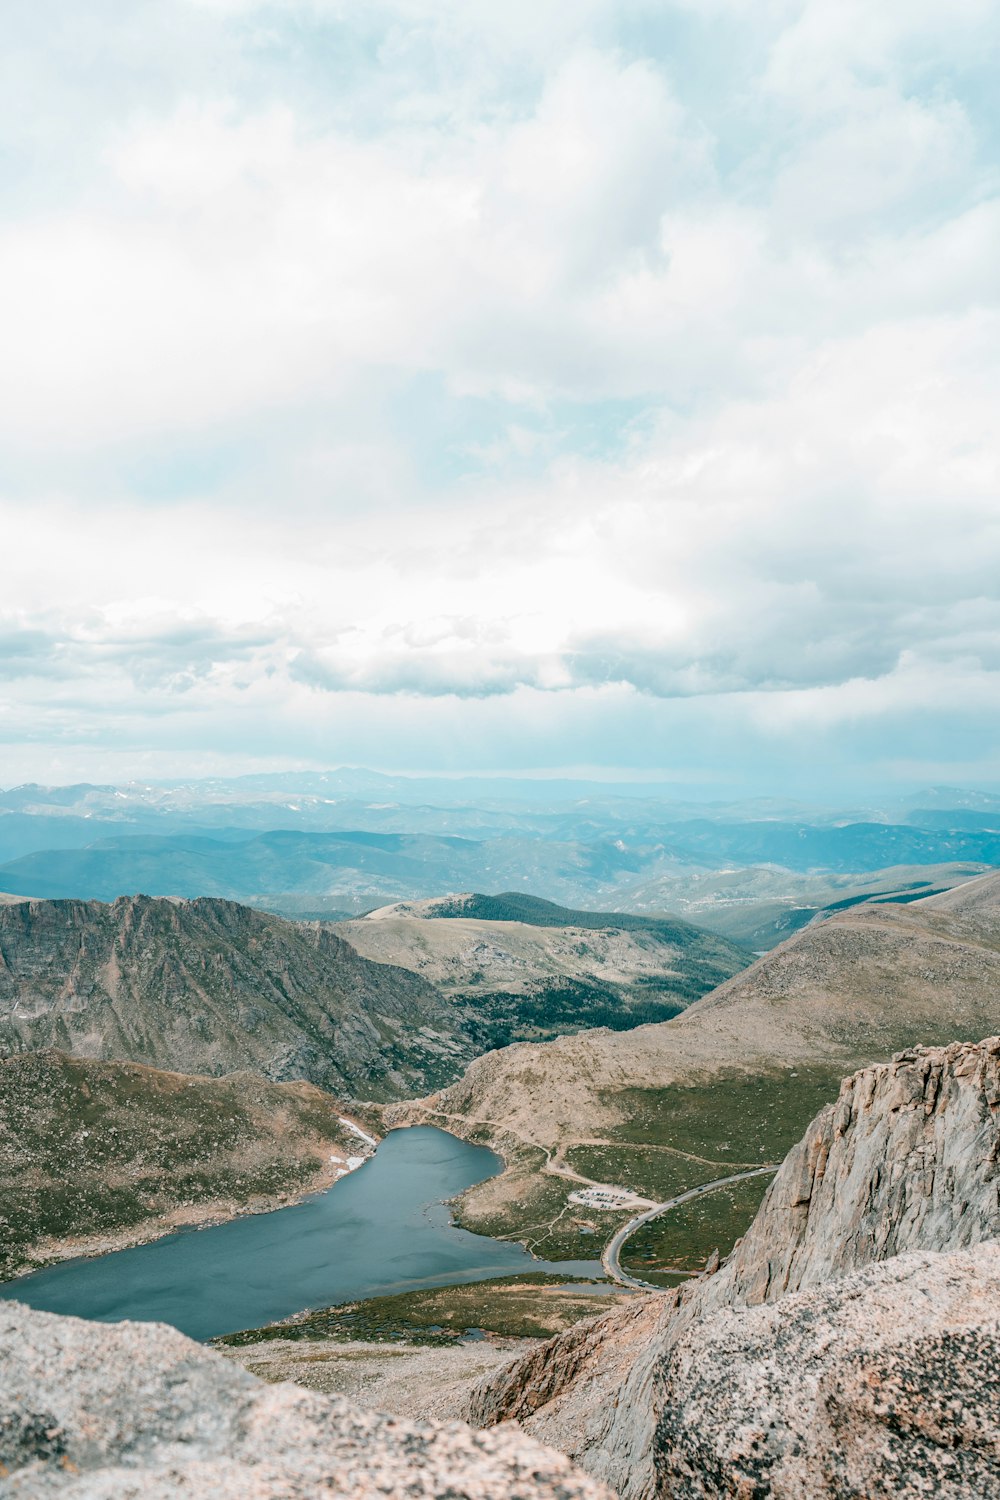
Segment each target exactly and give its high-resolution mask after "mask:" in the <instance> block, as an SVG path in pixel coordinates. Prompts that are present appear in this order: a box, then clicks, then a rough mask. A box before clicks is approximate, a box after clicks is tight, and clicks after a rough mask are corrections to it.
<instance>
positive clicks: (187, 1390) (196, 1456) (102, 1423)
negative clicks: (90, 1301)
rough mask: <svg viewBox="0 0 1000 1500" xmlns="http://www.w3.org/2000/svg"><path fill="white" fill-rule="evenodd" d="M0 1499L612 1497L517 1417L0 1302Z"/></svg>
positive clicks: (134, 1327)
mask: <svg viewBox="0 0 1000 1500" xmlns="http://www.w3.org/2000/svg"><path fill="white" fill-rule="evenodd" d="M0 1372H2V1377H0V1496H3V1497H7V1496H10V1497H12V1500H13V1497H17V1500H26V1497H31V1500H35V1497H36V1496H37V1497H38V1500H45V1497H47V1496H50V1495H51V1496H68V1497H74V1500H84V1497H86V1500H139V1497H142V1500H177V1497H178V1496H190V1497H192V1500H195V1497H197V1500H307V1497H308V1500H319V1497H323V1500H327V1497H330V1500H336V1497H343V1500H348V1497H350V1500H376V1497H377V1500H387V1497H391V1496H406V1497H407V1500H611V1492H610V1491H609V1490H607V1489H606V1488H605V1486H604V1485H603V1484H601V1483H600V1482H599V1481H596V1480H593V1479H588V1478H587V1477H586V1475H583V1474H581V1473H580V1471H579V1470H577V1469H575V1468H574V1467H573V1465H572V1464H571V1463H570V1461H569V1460H568V1459H566V1458H563V1457H562V1456H561V1455H560V1454H558V1453H553V1452H552V1451H551V1450H549V1449H546V1448H543V1447H542V1446H541V1445H540V1444H539V1443H537V1442H534V1441H533V1440H532V1439H531V1438H528V1437H526V1436H525V1435H524V1434H523V1433H521V1432H520V1431H518V1430H517V1429H514V1428H509V1427H508V1428H500V1429H498V1430H496V1431H493V1432H489V1433H486V1432H475V1431H473V1429H472V1428H470V1427H466V1426H463V1425H462V1424H461V1423H458V1422H453V1423H449V1424H447V1425H441V1424H432V1423H420V1424H418V1423H414V1422H408V1421H403V1420H401V1419H397V1418H393V1417H388V1416H384V1415H382V1414H380V1413H378V1412H372V1411H365V1410H364V1409H362V1408H361V1407H357V1406H354V1405H352V1404H351V1403H350V1402H347V1401H343V1400H336V1399H330V1398H327V1397H324V1396H319V1395H315V1394H314V1393H312V1392H310V1391H304V1390H301V1389H299V1387H297V1386H292V1385H279V1386H270V1385H264V1384H263V1383H262V1382H261V1381H258V1380H256V1379H255V1378H254V1377H253V1376H252V1375H248V1374H247V1373H246V1372H245V1371H243V1370H239V1369H237V1368H236V1367H234V1366H233V1365H232V1364H230V1363H229V1362H228V1361H227V1360H225V1359H223V1358H222V1357H221V1355H218V1354H214V1353H212V1352H211V1351H209V1350H206V1349H203V1348H201V1347H200V1346H199V1345H198V1344H195V1343H192V1342H191V1340H190V1339H186V1338H184V1336H183V1335H182V1334H179V1333H177V1332H176V1331H175V1330H174V1329H172V1328H167V1327H165V1326H164V1325H162V1324H150V1323H121V1324H117V1325H108V1324H102V1323H88V1322H84V1321H83V1320H82V1319H79V1318H60V1317H54V1316H52V1315H51V1314H49V1313H40V1312H34V1311H32V1310H31V1309H30V1308H27V1307H23V1306H21V1305H20V1304H18V1303H11V1302H8V1303H4V1304H3V1305H2V1308H0Z"/></svg>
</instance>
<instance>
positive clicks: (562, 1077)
mask: <svg viewBox="0 0 1000 1500" xmlns="http://www.w3.org/2000/svg"><path fill="white" fill-rule="evenodd" d="M998 1029H1000V877H984V878H983V879H982V880H977V881H973V882H971V883H970V884H968V885H965V886H963V887H961V888H960V889H958V890H956V891H953V892H950V893H948V895H946V896H941V897H936V898H934V899H932V900H931V901H928V902H925V903H921V902H917V903H913V904H909V905H904V906H877V907H863V908H858V909H855V910H848V911H845V912H842V913H840V914H839V915H838V916H836V917H834V918H833V919H831V920H829V921H827V922H824V923H822V924H819V925H817V926H816V927H812V928H810V929H808V930H807V931H806V932H803V933H801V934H800V935H799V936H798V937H796V938H794V939H793V940H792V941H791V942H789V943H787V944H785V945H784V947H782V948H780V949H778V950H776V951H775V952H774V953H772V954H769V955H768V956H767V957H766V958H764V959H762V960H761V961H760V962H759V963H757V964H755V965H754V966H753V967H752V968H751V969H749V970H747V971H746V972H745V973H744V974H741V975H738V976H737V977H736V978H735V979H733V980H731V981H729V982H728V983H727V984H725V985H723V986H721V987H720V988H719V989H718V990H716V991H715V992H713V993H712V994H711V995H709V996H706V997H705V999H704V1000H702V1001H700V1002H699V1003H698V1004H696V1005H694V1006H692V1007H690V1008H689V1009H688V1010H686V1011H685V1012H684V1013H683V1014H682V1015H681V1016H679V1017H678V1018H677V1019H676V1020H675V1021H671V1022H668V1023H666V1024H665V1025H662V1026H651V1027H644V1028H642V1029H640V1030H638V1031H634V1032H629V1033H627V1034H624V1035H622V1034H617V1035H616V1034H613V1033H608V1032H591V1033H584V1034H582V1035H580V1036H577V1037H569V1038H564V1039H562V1040H560V1041H557V1042H553V1043H550V1044H548V1045H546V1046H542V1047H530V1046H524V1047H516V1048H510V1049H508V1050H507V1051H506V1052H502V1053H497V1054H493V1055H491V1056H489V1057H486V1058H481V1059H479V1060H477V1062H476V1063H474V1064H473V1065H472V1067H471V1068H470V1069H469V1071H468V1072H467V1074H466V1075H465V1077H464V1078H463V1079H462V1080H460V1081H459V1082H458V1083H456V1084H454V1085H452V1086H451V1087H450V1088H449V1089H447V1090H445V1091H443V1092H442V1093H441V1094H438V1095H435V1096H432V1097H431V1098H430V1099H428V1100H426V1101H424V1103H423V1106H422V1107H418V1108H415V1109H414V1108H412V1107H411V1108H410V1109H409V1111H407V1110H406V1107H400V1108H399V1109H398V1110H397V1111H396V1117H397V1118H399V1117H401V1116H403V1115H405V1114H408V1115H409V1117H410V1118H412V1119H426V1120H430V1121H433V1120H434V1119H435V1118H437V1119H438V1120H440V1121H441V1123H446V1124H447V1125H448V1128H451V1129H453V1130H456V1131H459V1132H462V1133H465V1134H468V1135H470V1136H472V1137H474V1138H476V1139H480V1140H485V1141H490V1142H492V1143H494V1144H495V1145H496V1146H497V1147H498V1148H499V1149H500V1150H501V1151H502V1152H503V1154H504V1156H505V1158H506V1159H507V1161H508V1163H509V1164H510V1165H509V1170H508V1172H507V1173H506V1174H505V1175H504V1177H502V1178H500V1179H494V1180H492V1181H491V1182H488V1183H484V1184H483V1185H482V1186H481V1187H480V1188H477V1189H473V1190H472V1191H471V1192H470V1193H469V1194H467V1195H466V1196H465V1198H464V1199H463V1200H462V1202H461V1204H460V1205H459V1216H460V1221H461V1222H462V1223H463V1224H464V1225H465V1226H466V1227H467V1228H470V1229H475V1230H479V1231H481V1232H488V1233H492V1234H505V1235H508V1236H510V1237H512V1238H518V1239H524V1240H525V1241H526V1242H527V1243H529V1244H531V1245H532V1248H534V1249H535V1250H536V1251H539V1252H541V1253H544V1254H545V1255H546V1256H547V1257H548V1258H558V1257H559V1256H560V1255H564V1256H569V1255H579V1254H580V1253H581V1252H582V1250H583V1247H584V1246H585V1245H587V1244H588V1243H589V1244H592V1243H593V1239H592V1237H590V1236H585V1235H583V1234H582V1233H581V1230H583V1229H586V1228H591V1229H595V1230H596V1231H597V1233H598V1234H599V1235H600V1237H601V1239H602V1240H604V1239H607V1238H608V1237H609V1236H610V1233H611V1232H612V1230H613V1229H614V1227H616V1225H617V1224H618V1223H620V1222H622V1221H623V1219H624V1218H625V1217H627V1215H623V1214H622V1215H614V1214H605V1213H601V1214H598V1213H590V1214H588V1213H587V1212H586V1211H584V1210H581V1209H574V1208H573V1206H572V1205H570V1204H569V1203H568V1195H569V1193H570V1191H571V1190H572V1189H573V1187H574V1186H575V1184H574V1183H573V1182H571V1181H566V1180H564V1179H560V1178H558V1177H555V1176H553V1175H552V1174H551V1172H547V1171H546V1170H545V1165H546V1160H547V1158H548V1159H549V1160H550V1161H551V1163H552V1164H555V1165H558V1164H559V1163H560V1162H562V1163H564V1164H565V1165H566V1166H567V1167H569V1168H570V1169H571V1170H576V1171H578V1172H580V1173H581V1174H582V1175H584V1176H587V1177H589V1178H593V1179H595V1180H599V1181H603V1182H610V1183H618V1184H621V1185H624V1186H629V1187H632V1188H633V1189H635V1190H637V1191H639V1192H641V1193H643V1194H644V1195H646V1196H649V1197H652V1198H654V1199H656V1200H657V1201H662V1197H664V1196H669V1195H670V1193H671V1192H672V1191H677V1190H681V1189H683V1188H684V1187H688V1186H693V1185H695V1184H696V1183H697V1182H705V1181H709V1180H712V1179H714V1178H715V1177H718V1176H722V1175H725V1174H726V1173H727V1172H729V1171H733V1170H738V1166H739V1164H740V1163H747V1164H754V1163H760V1162H762V1161H768V1160H770V1161H780V1160H781V1158H782V1157H783V1156H784V1154H785V1152H786V1151H787V1150H788V1149H789V1148H790V1146H791V1145H792V1144H794V1142H795V1141H796V1140H797V1139H798V1138H799V1136H800V1135H801V1132H802V1130H803V1129H804V1128H805V1126H806V1125H807V1124H808V1122H809V1120H810V1119H811V1118H812V1117H813V1116H814V1114H815V1113H816V1110H817V1109H818V1107H819V1106H820V1105H822V1104H823V1103H824V1102H825V1101H827V1100H829V1099H831V1098H833V1097H835V1096H836V1092H837V1088H838V1085H839V1080H840V1078H841V1077H842V1076H843V1075H844V1074H845V1073H846V1072H849V1071H851V1070H852V1069H853V1068H855V1067H856V1066H859V1065H862V1064H864V1063H867V1062H871V1061H875V1060H877V1059H880V1058H887V1057H889V1056H891V1055H892V1053H893V1052H895V1051H897V1050H899V1049H900V1048H902V1047H905V1046H910V1045H913V1044H916V1043H925V1044H939V1043H942V1042H948V1041H952V1040H955V1039H956V1038H963V1039H973V1040H977V1039H979V1038H981V1037H982V1036H986V1035H990V1034H992V1033H995V1032H996V1031H997V1030H998ZM765 1185H766V1184H765V1183H764V1182H763V1181H762V1182H761V1183H760V1184H759V1188H760V1191H761V1192H762V1191H763V1187H764V1186H765ZM756 1194H757V1186H756V1185H755V1186H753V1187H752V1188H748V1189H746V1190H740V1192H738V1193H733V1194H731V1195H730V1209H729V1211H725V1207H724V1205H725V1195H723V1198H720V1199H719V1200H704V1201H703V1202H702V1203H700V1204H698V1205H697V1206H696V1207H692V1208H687V1209H683V1210H681V1211H680V1212H679V1215H678V1216H677V1217H676V1218H675V1216H674V1214H668V1215H666V1216H665V1217H664V1218H663V1219H662V1220H661V1221H659V1222H658V1224H656V1225H654V1226H651V1228H650V1229H649V1231H646V1232H644V1234H645V1238H644V1240H642V1241H638V1242H637V1244H636V1245H634V1246H633V1247H632V1250H631V1252H630V1253H631V1254H633V1255H637V1256H639V1257H640V1260H639V1262H638V1263H639V1264H640V1265H641V1264H642V1263H643V1260H644V1258H645V1256H646V1255H648V1254H652V1256H653V1260H654V1261H658V1262H659V1263H661V1264H688V1265H690V1264H694V1263H696V1262H697V1261H698V1260H699V1259H701V1260H703V1259H704V1257H705V1255H707V1254H708V1253H709V1251H710V1250H712V1249H713V1248H715V1247H716V1245H718V1247H719V1248H720V1249H721V1250H722V1251H723V1252H725V1251H726V1250H727V1249H728V1248H729V1245H730V1244H731V1243H732V1240H733V1239H734V1238H735V1237H737V1236H738V1235H739V1234H741V1233H742V1232H743V1230H744V1229H745V1227H746V1225H747V1224H748V1223H749V1221H750V1219H751V1218H752V1214H753V1209H754V1207H755V1202H756V1196H755V1195H756ZM627 1260H628V1256H626V1261H627ZM647 1264H648V1262H647Z"/></svg>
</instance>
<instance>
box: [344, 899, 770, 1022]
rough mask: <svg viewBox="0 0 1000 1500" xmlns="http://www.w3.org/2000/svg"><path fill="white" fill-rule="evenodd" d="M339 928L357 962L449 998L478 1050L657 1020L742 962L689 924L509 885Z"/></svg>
mask: <svg viewBox="0 0 1000 1500" xmlns="http://www.w3.org/2000/svg"><path fill="white" fill-rule="evenodd" d="M338 931H339V932H340V933H341V934H342V935H343V936H344V937H345V938H347V940H348V941H349V942H350V943H351V945H352V946H353V947H355V948H356V949H357V950H358V952H359V953H362V954H364V956H365V957H366V958H370V959H375V960H377V961H378V962H381V963H393V964H399V965H401V966H402V967H404V968H407V969H411V970H412V971H413V972H414V973H416V974H419V975H420V976H421V977H422V978H423V979H426V980H427V981H429V982H430V983H432V984H434V985H435V986H436V987H437V988H438V989H439V990H441V992H442V993H443V994H446V995H448V996H449V997H450V998H451V999H452V1000H453V1001H454V1002H455V1004H456V1005H457V1006H459V1007H461V1008H462V1009H463V1011H464V1012H465V1013H466V1014H467V1015H468V1018H469V1021H468V1025H469V1028H470V1029H471V1030H472V1031H473V1033H474V1034H476V1035H477V1036H478V1037H479V1038H480V1039H481V1040H482V1042H483V1049H484V1050H485V1048H486V1047H488V1046H495V1045H496V1044H497V1041H498V1040H504V1041H506V1040H511V1039H513V1040H523V1039H528V1040H534V1039H544V1038H546V1037H548V1036H555V1035H558V1034H560V1033H565V1032H570V1031H578V1030H580V1029H582V1028H585V1027H593V1026H610V1027H613V1028H614V1029H615V1030H625V1029H628V1028H629V1027H632V1026H636V1025H638V1024H640V1023H641V1022H644V1021H660V1020H666V1019H667V1018H669V1017H670V1016H673V1015H676V1014H677V1013H678V1012H679V1011H680V1010H681V1009H682V1008H683V1007H684V1006H685V1005H686V1004H689V1003H690V1002H691V1001H692V1000H697V999H698V998H699V996H701V995H703V994H705V993H706V992H707V991H708V990H710V989H712V988H713V987H714V986H715V985H717V984H719V983H721V982H722V981H723V980H724V979H728V978H729V977H730V976H731V975H733V974H735V973H737V972H738V971H739V970H740V969H743V968H745V967H746V965H747V964H748V963H749V961H750V955H749V954H748V953H747V952H745V951H744V950H742V949H740V948H737V947H736V946H735V945H734V944H732V943H728V942H726V941H725V939H722V938H718V937H715V936H714V935H712V934H710V933H706V932H702V931H701V930H700V929H699V928H697V927H693V926H691V924H690V923H687V922H680V921H677V920H676V919H673V918H663V919H653V918H650V917H640V916H634V915H631V914H626V913H618V912H582V911H572V910H569V909H567V908H566V907H561V906H556V905H555V904H554V903H553V902H551V901H542V900H540V899H539V898H538V897H535V896H525V895H521V894H520V893H518V892H513V893H506V894H504V895H501V896H481V895H465V896H453V897H444V898H440V899H437V900H429V901H421V902H405V903H400V904H397V905H395V906H388V907H382V908H380V909H379V910H377V911H373V912H370V913H369V914H368V915H367V917H365V918H363V919H361V920H357V921H351V922H345V923H342V924H340V925H339V927H338Z"/></svg>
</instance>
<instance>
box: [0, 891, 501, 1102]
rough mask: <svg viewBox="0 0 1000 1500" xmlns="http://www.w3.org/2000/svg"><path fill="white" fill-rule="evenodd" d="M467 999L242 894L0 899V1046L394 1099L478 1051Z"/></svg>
mask: <svg viewBox="0 0 1000 1500" xmlns="http://www.w3.org/2000/svg"><path fill="white" fill-rule="evenodd" d="M457 1032H458V1028H457V1026H456V1021H455V1017H454V1014H453V1011H452V1008H451V1007H450V1006H449V1005H448V1004H447V1002H446V1001H444V1000H443V999H442V998H441V996H440V995H438V994H437V992H436V991H435V990H434V989H433V988H432V987H431V986H430V985H428V984H427V983H426V982H425V981H423V980H421V979H420V978H418V976H417V975H415V974H411V973H410V972H409V971H408V970H406V969H398V968H393V967H391V966H390V965H388V964H376V963H371V962H369V961H368V960H367V959H363V958H362V957H361V956H360V955H359V954H357V953H356V952H355V951H354V949H353V948H352V947H351V946H350V944H349V943H346V942H344V940H343V939H342V938H339V937H338V936H337V935H336V934H335V933H333V932H331V931H329V929H327V928H325V927H321V926H303V925H300V924H297V923H293V922H286V921H284V920H283V919H282V918H281V917H274V916H271V915H269V914H268V913H266V912H259V911H253V910H251V909H250V908H249V907H246V906H237V905H235V904H234V903H233V902H230V901H221V900H215V899H211V898H207V897H206V898H203V899H200V900H197V901H174V900H171V899H168V898H161V899H153V898H150V897H148V896H130V897H125V896H123V897H121V898H120V899H119V900H117V901H115V902H113V903H112V904H111V905H107V906H105V905H103V904H102V903H101V902H99V901H24V902H19V903H17V904H13V905H6V906H0V1052H6V1053H12V1052H28V1051H37V1050H39V1049H41V1048H44V1047H56V1048H59V1049H60V1050H62V1051H64V1052H71V1053H75V1054H77V1055H79V1056H83V1057H99V1058H117V1059H122V1060H125V1061H129V1062H140V1063H147V1064H149V1065H151V1066H153V1067H160V1068H170V1069H178V1070H180V1071H182V1072H186V1073H210V1074H220V1073H233V1072H238V1071H241V1070H245V1071H250V1072H255V1073H260V1074H262V1075H263V1076H264V1077H266V1078H270V1079H273V1080H275V1081H284V1080H286V1079H293V1078H305V1079H308V1080H309V1081H310V1082H312V1083H316V1084H319V1085H320V1086H321V1087H323V1088H329V1089H330V1090H331V1091H332V1092H334V1093H338V1094H339V1095H340V1096H341V1097H342V1098H351V1097H353V1098H380V1099H384V1098H393V1097H398V1096H399V1095H400V1094H401V1093H405V1092H412V1091H413V1090H414V1089H415V1088H419V1087H421V1086H422V1085H426V1084H428V1083H433V1082H435V1081H439V1080H441V1079H444V1078H448V1077H453V1076H454V1075H455V1073H456V1072H457V1071H458V1069H459V1068H460V1067H461V1066H462V1065H463V1064H464V1063H465V1062H466V1061H467V1060H468V1059H469V1057H470V1056H471V1055H472V1049H471V1048H470V1046H469V1044H468V1042H467V1041H466V1040H465V1038H464V1037H462V1036H460V1035H459V1034H457Z"/></svg>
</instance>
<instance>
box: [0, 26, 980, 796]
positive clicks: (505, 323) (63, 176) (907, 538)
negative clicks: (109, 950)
mask: <svg viewBox="0 0 1000 1500" xmlns="http://www.w3.org/2000/svg"><path fill="white" fill-rule="evenodd" d="M998 40H1000V10H998V8H997V6H996V5H995V3H994V0H952V3H950V4H949V5H948V6H944V5H942V4H941V3H940V0H879V3H878V4H877V5H872V4H871V3H870V0H752V3H751V0H648V3H647V0H575V3H574V4H572V5H569V4H566V3H565V0H530V3H529V0H505V3H504V4H502V5H501V4H498V3H497V0H433V3H431V0H363V3H362V0H355V3H353V4H351V3H344V0H275V3H257V0H132V3H130V4H129V5H128V6H127V7H126V6H122V5H120V4H118V3H117V0H88V3H87V4H86V5H83V6H81V5H80V4H79V3H78V0H33V3H32V5H30V6H16V7H9V8H8V12H7V13H6V15H5V17H4V47H3V49H2V55H0V304H2V306H0V315H2V317H0V328H2V330H3V336H2V338H0V785H10V784H13V783H15V782H18V781H23V780H39V781H70V780H76V779H90V780H112V779H121V778H126V777H129V776H147V777H153V776H157V775H161V776H174V775H189V774H190V775H205V774H219V773H225V772H233V773H235V772H240V771H252V770H260V769H283V768H285V767H304V766H317V767H320V766H332V765H338V764H345V763H346V764H361V765H368V766H373V767H378V768H382V769H391V770H413V771H425V770H431V771H441V772H447V771H475V770H487V769H488V770H491V771H496V770H506V771H513V772H530V773H534V774H538V773H541V774H545V773H549V772H553V773H554V772H556V771H565V770H573V769H586V770H587V771H588V773H597V774H600V775H606V776H608V777H611V778H614V777H625V778H628V777H652V776H656V777H657V778H660V779H666V780H672V781H675V782H676V783H677V785H678V786H683V787H685V788H687V789H688V790H689V791H691V792H692V794H694V795H700V794H704V795H711V794H712V793H713V792H714V791H716V790H722V789H725V791H726V793H727V794H729V793H731V792H732V791H733V790H739V789H742V790H745V791H746V792H747V793H748V794H763V793H772V792H774V791H780V790H785V791H787V790H795V791H796V792H798V793H809V794H811V795H820V794H826V795H840V794H845V795H846V794H848V793H850V794H851V795H854V794H856V793H857V792H858V791H861V790H864V789H867V788H890V787H900V788H902V787H905V786H911V785H912V786H917V785H922V784H924V783H935V782H949V783H953V784H964V785H982V786H995V785H997V784H1000V423H998V421H997V414H998V412H1000V315H998V300H1000V170H998V162H1000V152H998V139H1000V100H998V96H997V90H996V87H995V79H996V68H997V64H998V61H1000V59H998V51H1000V46H998Z"/></svg>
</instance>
